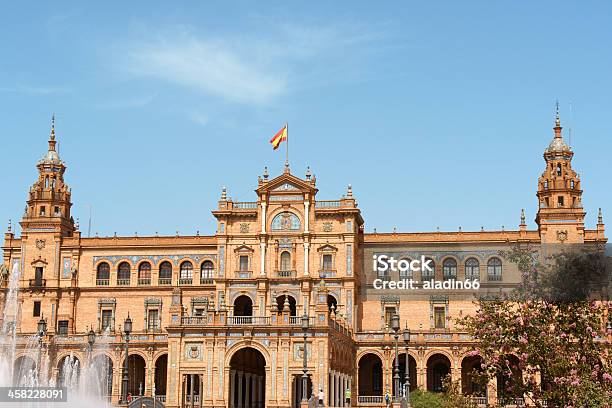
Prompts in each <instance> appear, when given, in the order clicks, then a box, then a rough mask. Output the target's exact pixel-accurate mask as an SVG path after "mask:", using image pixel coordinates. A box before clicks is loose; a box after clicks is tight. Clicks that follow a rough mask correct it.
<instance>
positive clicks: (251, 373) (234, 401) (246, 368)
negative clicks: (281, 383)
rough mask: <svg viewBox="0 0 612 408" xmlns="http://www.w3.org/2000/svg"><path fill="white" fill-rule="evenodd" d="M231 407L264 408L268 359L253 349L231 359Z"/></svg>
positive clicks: (243, 351)
mask: <svg viewBox="0 0 612 408" xmlns="http://www.w3.org/2000/svg"><path fill="white" fill-rule="evenodd" d="M229 366H230V376H229V407H230V408H264V407H265V402H266V359H265V357H264V355H263V354H262V353H261V352H260V351H259V350H257V349H255V348H253V347H244V348H241V349H240V350H238V351H236V352H235V353H234V355H233V356H232V358H231V359H230V364H229Z"/></svg>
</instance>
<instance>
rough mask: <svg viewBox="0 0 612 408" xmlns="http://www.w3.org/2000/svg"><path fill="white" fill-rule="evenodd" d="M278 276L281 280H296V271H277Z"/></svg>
mask: <svg viewBox="0 0 612 408" xmlns="http://www.w3.org/2000/svg"><path fill="white" fill-rule="evenodd" d="M276 275H277V276H278V277H279V278H295V276H296V271H295V270H292V271H276Z"/></svg>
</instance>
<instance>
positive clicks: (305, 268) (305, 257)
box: [304, 242, 310, 276]
mask: <svg viewBox="0 0 612 408" xmlns="http://www.w3.org/2000/svg"><path fill="white" fill-rule="evenodd" d="M309 248H310V243H308V242H304V276H308V275H309V273H308V249H309Z"/></svg>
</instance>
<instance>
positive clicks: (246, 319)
mask: <svg viewBox="0 0 612 408" xmlns="http://www.w3.org/2000/svg"><path fill="white" fill-rule="evenodd" d="M227 324H228V325H230V326H237V325H269V324H270V318H269V317H267V316H228V318H227Z"/></svg>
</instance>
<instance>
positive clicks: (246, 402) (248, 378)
mask: <svg viewBox="0 0 612 408" xmlns="http://www.w3.org/2000/svg"><path fill="white" fill-rule="evenodd" d="M244 377H245V381H246V387H245V388H246V390H245V392H244V406H245V407H250V406H251V374H249V373H246V374H245V375H244Z"/></svg>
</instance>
